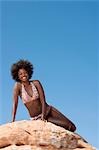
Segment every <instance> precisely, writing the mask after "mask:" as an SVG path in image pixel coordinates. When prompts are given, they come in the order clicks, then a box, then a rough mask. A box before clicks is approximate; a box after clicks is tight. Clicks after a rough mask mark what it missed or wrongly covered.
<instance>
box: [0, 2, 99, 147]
mask: <svg viewBox="0 0 99 150" xmlns="http://www.w3.org/2000/svg"><path fill="white" fill-rule="evenodd" d="M0 4H1V5H0V7H1V9H0V10H1V16H0V17H1V22H0V26H1V27H0V31H1V37H0V38H1V39H0V42H1V47H0V54H1V58H0V62H1V63H0V72H1V73H0V74H1V75H0V82H1V83H0V91H1V93H0V124H5V123H7V122H10V121H11V111H12V91H13V85H14V81H13V80H12V78H11V75H10V68H11V65H12V64H13V63H14V62H16V61H17V60H19V59H28V60H29V61H31V62H32V63H33V64H34V74H33V78H32V79H38V80H40V81H41V83H42V84H43V88H44V90H45V95H46V100H47V102H48V103H49V104H51V105H53V106H55V107H56V108H58V109H59V110H60V111H61V112H62V113H64V114H65V115H66V116H67V117H68V118H69V119H71V120H72V121H73V122H74V123H75V124H76V126H77V133H79V134H80V135H81V136H83V137H84V138H85V139H86V140H87V141H88V142H89V143H91V144H92V145H93V146H96V147H99V143H98V139H99V136H98V135H99V127H98V126H99V120H98V115H99V112H98V109H99V108H98V106H99V103H98V94H97V92H98V60H97V59H98V58H97V56H98V52H97V51H98V49H99V46H98V40H99V36H98V33H99V28H98V26H99V18H98V17H99V16H98V15H99V12H98V9H99V3H98V2H97V1H82V2H79V1H70V2H69V1H62V2H61V1H37V2H36V1H1V2H0ZM22 119H24V120H25V119H29V115H28V112H27V110H26V108H25V107H24V105H23V103H22V101H21V99H20V100H19V105H18V110H17V116H16V120H22Z"/></svg>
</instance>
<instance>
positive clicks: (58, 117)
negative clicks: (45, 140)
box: [47, 107, 76, 132]
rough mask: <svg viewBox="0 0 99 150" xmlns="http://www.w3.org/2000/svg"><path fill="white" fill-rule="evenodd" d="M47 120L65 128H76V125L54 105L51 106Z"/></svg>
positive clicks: (72, 129) (71, 129)
mask: <svg viewBox="0 0 99 150" xmlns="http://www.w3.org/2000/svg"><path fill="white" fill-rule="evenodd" d="M47 120H48V121H49V122H51V123H54V124H56V125H58V126H61V127H63V128H65V129H66V130H69V131H72V132H74V131H75V130H76V127H75V125H74V124H73V123H72V122H71V121H70V120H69V119H68V118H67V117H65V116H64V115H63V114H62V113H61V112H59V111H58V110H57V109H56V108H54V107H51V110H50V113H49V115H48V116H47Z"/></svg>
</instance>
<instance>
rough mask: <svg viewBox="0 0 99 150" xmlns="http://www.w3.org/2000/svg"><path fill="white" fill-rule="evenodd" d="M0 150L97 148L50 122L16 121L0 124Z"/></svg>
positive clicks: (81, 149)
mask: <svg viewBox="0 0 99 150" xmlns="http://www.w3.org/2000/svg"><path fill="white" fill-rule="evenodd" d="M0 150H95V148H93V147H92V146H91V145H90V144H88V143H86V142H85V141H84V140H83V139H82V138H81V137H80V136H79V135H77V134H76V133H72V132H70V131H67V130H65V129H64V128H62V127H59V126H56V125H54V124H52V123H50V122H44V121H41V120H36V121H28V120H27V121H26V120H23V121H16V122H13V123H8V124H5V125H1V126H0Z"/></svg>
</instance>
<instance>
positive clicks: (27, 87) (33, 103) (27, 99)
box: [11, 60, 76, 132]
mask: <svg viewBox="0 0 99 150" xmlns="http://www.w3.org/2000/svg"><path fill="white" fill-rule="evenodd" d="M32 74H33V65H32V64H31V63H30V62H29V61H27V60H19V61H18V62H16V63H14V64H13V65H12V67H11V75H12V78H13V79H14V80H15V81H16V83H15V86H14V93H13V111H12V121H15V116H16V111H17V106H18V97H19V96H20V97H21V99H22V101H23V103H24V105H25V106H26V108H27V109H28V112H29V114H30V117H31V118H32V119H33V120H36V119H41V120H47V121H49V122H51V123H54V124H56V125H58V126H61V127H63V128H65V129H66V130H70V131H72V132H74V131H75V130H76V127H75V125H74V124H73V123H72V122H71V121H70V120H69V119H68V118H66V117H65V116H64V115H63V114H62V113H60V112H59V111H58V110H57V109H56V108H54V107H53V106H49V105H48V104H47V103H46V100H45V94H44V90H43V87H42V85H41V83H40V81H38V80H30V79H31V77H32Z"/></svg>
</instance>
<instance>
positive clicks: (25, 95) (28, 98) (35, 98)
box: [22, 82, 51, 120]
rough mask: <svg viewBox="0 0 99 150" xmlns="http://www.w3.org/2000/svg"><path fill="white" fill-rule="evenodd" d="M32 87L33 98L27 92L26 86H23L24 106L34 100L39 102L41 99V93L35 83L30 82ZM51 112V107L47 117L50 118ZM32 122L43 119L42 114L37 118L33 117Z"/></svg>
mask: <svg viewBox="0 0 99 150" xmlns="http://www.w3.org/2000/svg"><path fill="white" fill-rule="evenodd" d="M30 84H31V86H32V91H33V96H30V95H29V94H28V93H27V91H26V90H25V87H24V85H23V84H22V101H23V103H24V104H26V103H27V102H31V101H33V100H37V99H38V98H39V93H38V91H37V89H36V87H35V85H34V83H33V82H30ZM50 110H51V106H49V107H48V110H47V112H46V116H48V114H49V112H50ZM30 119H31V120H37V119H41V114H39V115H37V116H35V117H31V118H30Z"/></svg>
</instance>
